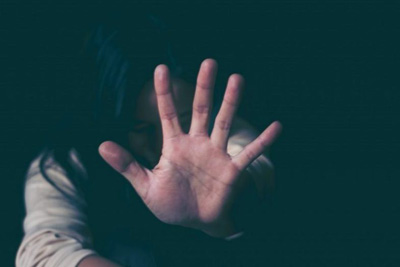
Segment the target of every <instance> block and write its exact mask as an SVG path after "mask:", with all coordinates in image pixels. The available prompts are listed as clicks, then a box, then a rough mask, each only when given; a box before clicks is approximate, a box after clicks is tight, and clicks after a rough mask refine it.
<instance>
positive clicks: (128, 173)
mask: <svg viewBox="0 0 400 267" xmlns="http://www.w3.org/2000/svg"><path fill="white" fill-rule="evenodd" d="M99 154H100V156H101V157H102V158H103V159H104V160H105V161H106V162H107V163H108V164H109V165H110V166H111V167H112V168H113V169H115V170H116V171H117V172H119V173H120V174H121V175H123V176H124V177H125V178H126V179H128V181H129V182H130V183H131V184H132V186H133V187H134V188H135V190H136V191H137V192H138V194H139V195H140V196H144V195H145V192H146V191H147V188H148V179H149V177H148V172H149V170H147V169H146V168H144V167H142V166H141V165H140V164H139V163H137V162H136V160H135V159H134V158H133V156H132V155H131V154H130V153H129V152H128V151H127V150H126V149H124V148H123V147H121V146H120V145H118V144H116V143H114V142H111V141H106V142H103V143H102V144H101V145H100V146H99Z"/></svg>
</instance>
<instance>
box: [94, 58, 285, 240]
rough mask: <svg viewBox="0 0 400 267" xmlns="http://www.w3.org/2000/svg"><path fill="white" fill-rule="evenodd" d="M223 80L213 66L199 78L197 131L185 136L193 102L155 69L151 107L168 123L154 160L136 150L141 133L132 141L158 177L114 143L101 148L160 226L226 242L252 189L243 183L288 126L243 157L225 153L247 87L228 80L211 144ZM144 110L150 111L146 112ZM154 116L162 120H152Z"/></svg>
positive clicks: (267, 134)
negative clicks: (242, 197) (239, 202)
mask: <svg viewBox="0 0 400 267" xmlns="http://www.w3.org/2000/svg"><path fill="white" fill-rule="evenodd" d="M216 72H217V63H216V62H215V61H214V60H212V59H206V60H205V61H203V63H202V64H201V67H200V70H199V74H198V78H197V84H196V89H195V94H194V100H193V106H192V110H193V112H192V119H191V124H190V127H189V130H188V131H184V130H183V128H184V127H181V124H180V120H182V118H181V117H180V116H179V113H181V111H182V113H183V114H185V112H186V110H187V109H188V107H187V105H186V104H185V103H187V102H188V101H179V99H185V98H188V97H190V96H189V95H185V93H184V92H183V91H184V90H180V89H179V88H180V85H182V83H181V82H180V81H171V79H170V75H169V70H168V68H167V66H165V65H159V66H157V67H156V69H155V72H154V87H155V96H154V97H152V96H151V95H152V94H151V93H150V92H151V90H150V89H149V90H148V96H150V97H149V98H150V100H151V101H150V103H153V105H154V103H157V107H158V113H159V118H160V121H161V123H160V124H158V125H157V123H155V124H154V127H155V130H156V132H155V138H153V139H150V140H151V142H153V145H152V146H148V147H150V148H151V149H150V152H146V150H144V149H143V147H142V148H140V147H138V145H136V144H135V143H134V140H135V137H134V135H135V131H134V132H133V133H131V138H130V139H131V140H132V142H133V143H132V142H131V148H132V150H134V151H135V152H136V153H138V154H139V155H142V156H144V157H147V158H148V159H149V161H151V163H152V164H151V165H154V167H153V168H152V169H147V168H145V167H143V166H142V165H140V164H139V163H138V162H137V161H136V160H135V158H134V157H133V156H132V154H131V153H130V152H129V151H128V150H126V149H124V148H122V147H121V146H119V145H118V144H116V143H114V142H112V141H106V142H104V143H102V144H101V145H100V147H99V153H100V155H101V156H102V157H103V159H104V160H105V161H106V162H107V163H108V164H110V165H111V166H112V167H113V168H114V169H115V170H116V171H118V172H120V173H121V174H122V175H123V176H124V177H125V178H126V179H128V181H129V182H130V183H131V184H132V186H133V187H134V188H135V190H136V191H137V193H138V194H139V196H140V197H141V198H142V199H143V201H144V203H145V204H146V205H147V207H148V208H149V209H150V210H151V211H152V213H153V214H154V215H155V216H156V217H157V218H158V219H160V220H161V221H163V222H165V223H168V224H174V225H180V226H185V227H190V228H194V229H198V230H201V231H203V232H205V233H207V234H209V235H211V236H214V237H225V236H228V235H231V234H233V233H235V232H236V229H235V226H234V224H233V222H232V219H231V207H232V203H233V200H234V199H235V196H236V195H237V194H238V192H239V189H240V188H241V185H242V184H243V183H244V182H245V181H243V179H244V178H243V177H246V176H244V175H241V174H242V173H243V171H244V170H245V169H246V167H247V166H248V165H249V164H250V163H251V162H252V161H253V160H255V159H256V158H257V157H258V156H259V155H260V154H261V153H262V152H263V151H264V150H265V149H266V148H267V147H269V146H270V145H271V144H272V143H273V142H274V140H275V139H276V138H277V137H278V135H279V133H280V131H281V124H280V123H279V122H273V123H272V124H271V125H270V126H269V127H268V128H267V129H266V130H264V131H263V133H261V135H260V136H259V137H258V138H257V139H255V140H254V141H253V142H252V143H250V144H249V145H247V146H246V147H245V148H244V149H243V151H242V152H240V153H239V154H238V155H236V156H235V157H230V156H229V155H228V154H227V152H226V146H227V139H228V134H229V129H230V125H231V123H232V120H233V117H234V114H235V111H236V109H237V106H238V102H239V98H240V94H241V91H242V90H243V87H244V79H243V77H242V76H241V75H238V74H233V75H231V76H230V77H229V79H228V84H227V88H226V92H225V96H224V100H223V103H222V106H221V109H220V111H219V113H218V115H217V118H216V121H215V125H214V128H213V131H212V133H211V136H209V135H208V132H207V129H208V123H209V117H210V111H211V103H212V93H213V87H214V83H215V77H216ZM148 86H150V85H148ZM182 86H183V85H182ZM145 91H146V90H144V95H146V92H145ZM154 98H155V99H154ZM174 101H175V102H177V105H175V104H174ZM143 103H145V101H144V102H143ZM138 109H139V110H149V109H145V108H143V107H140V106H138ZM137 115H138V117H137V119H139V118H140V117H141V118H140V119H143V115H144V114H141V113H140V112H139V113H137ZM147 116H149V117H151V116H153V117H152V118H156V117H154V113H151V112H148V114H147ZM156 120H157V119H156ZM147 121H149V120H147ZM139 128H140V127H139ZM137 129H138V128H137ZM160 133H161V134H160ZM140 149H142V151H140ZM157 153H158V154H157ZM156 161H157V163H156Z"/></svg>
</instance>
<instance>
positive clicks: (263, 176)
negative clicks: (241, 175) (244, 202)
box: [225, 118, 274, 241]
mask: <svg viewBox="0 0 400 267" xmlns="http://www.w3.org/2000/svg"><path fill="white" fill-rule="evenodd" d="M258 135H259V133H258V132H257V130H256V129H255V128H254V127H252V126H251V125H250V124H249V123H247V122H246V121H244V120H243V119H241V118H235V120H234V121H233V124H232V128H231V132H230V134H229V139H228V146H227V152H228V154H229V155H230V156H232V157H233V156H235V155H237V154H239V153H240V152H241V151H242V150H243V148H244V147H245V146H246V145H248V144H250V143H251V142H252V141H253V140H254V139H256V138H257V137H258ZM246 172H247V173H248V174H249V175H250V177H251V178H252V179H253V181H254V183H255V185H256V188H257V192H258V196H259V197H260V198H263V196H264V194H265V192H269V191H271V190H272V189H273V188H274V176H273V174H274V166H273V164H272V162H271V161H270V160H269V158H268V151H265V153H263V154H262V155H261V156H259V157H258V158H257V159H256V160H254V161H253V162H252V163H251V164H250V165H249V166H248V167H247V169H246ZM243 235H244V232H239V233H235V234H233V235H231V236H228V237H225V240H226V241H232V240H236V239H238V238H240V237H241V236H243Z"/></svg>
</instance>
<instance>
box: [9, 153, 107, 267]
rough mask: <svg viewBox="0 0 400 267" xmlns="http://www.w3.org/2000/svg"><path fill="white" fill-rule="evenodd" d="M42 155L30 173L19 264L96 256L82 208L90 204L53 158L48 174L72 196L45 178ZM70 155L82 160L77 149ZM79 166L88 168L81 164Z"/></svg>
mask: <svg viewBox="0 0 400 267" xmlns="http://www.w3.org/2000/svg"><path fill="white" fill-rule="evenodd" d="M42 156H43V154H41V155H40V156H39V157H37V158H36V159H35V160H34V161H32V163H31V165H30V167H29V169H28V172H27V175H26V181H25V206H26V217H25V220H24V232H25V235H24V238H23V240H22V242H21V244H20V246H19V249H18V252H17V256H16V266H17V267H30V266H43V267H47V266H59V267H72V266H77V265H78V263H79V262H81V261H82V259H84V258H86V257H88V256H90V257H94V255H96V252H95V251H94V250H93V249H92V240H91V238H90V234H89V229H88V227H87V225H86V220H87V218H86V214H84V212H83V209H82V208H83V207H84V206H85V205H86V203H85V201H84V198H83V196H82V195H80V194H79V193H78V191H77V190H76V188H75V187H74V185H73V184H72V183H71V181H70V180H69V179H68V177H67V175H66V172H65V171H64V170H63V169H62V168H61V166H60V165H59V164H58V163H57V162H55V161H54V159H53V158H52V157H49V158H48V160H46V162H45V166H44V169H45V171H46V174H47V175H48V176H49V177H50V178H51V179H52V181H54V183H55V184H56V185H57V186H58V187H59V188H60V189H62V190H63V191H64V192H66V194H68V196H69V198H67V197H66V196H65V195H63V194H62V193H61V192H59V191H58V190H57V189H56V188H54V187H53V186H52V185H51V184H50V183H48V182H47V181H46V180H45V178H44V177H43V175H42V173H41V172H40V169H39V163H40V159H41V157H42ZM70 156H71V160H73V161H74V162H75V163H76V164H78V163H79V162H78V161H77V158H76V154H74V153H73V150H71V154H70ZM77 166H79V167H80V170H81V171H82V172H83V171H84V169H83V168H82V166H81V165H77ZM83 262H84V261H82V263H83ZM82 266H85V265H82ZM87 266H90V265H87ZM97 266H102V265H100V264H98V265H97ZM104 266H112V265H104Z"/></svg>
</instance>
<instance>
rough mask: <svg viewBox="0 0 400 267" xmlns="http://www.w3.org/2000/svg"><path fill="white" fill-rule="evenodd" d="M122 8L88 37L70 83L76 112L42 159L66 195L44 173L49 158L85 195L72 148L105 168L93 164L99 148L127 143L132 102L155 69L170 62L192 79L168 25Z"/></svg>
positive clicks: (87, 161)
mask: <svg viewBox="0 0 400 267" xmlns="http://www.w3.org/2000/svg"><path fill="white" fill-rule="evenodd" d="M118 10H119V11H118V12H109V13H107V14H106V15H104V14H103V15H104V16H103V17H102V18H101V20H99V21H98V22H97V23H96V24H95V25H94V26H93V27H92V30H90V31H89V32H88V33H87V34H86V36H85V39H84V42H83V45H82V50H81V51H80V53H79V57H78V60H79V62H77V64H79V66H78V68H77V69H76V70H77V71H76V72H77V73H76V76H75V81H76V82H74V83H73V85H72V86H73V87H75V88H73V89H72V92H73V93H77V94H78V95H79V98H80V99H79V101H78V103H74V109H75V110H76V111H75V112H73V111H72V110H70V112H69V113H68V114H64V118H63V119H61V120H60V121H59V122H58V124H57V127H55V130H54V131H52V132H50V133H49V137H48V138H47V143H46V145H45V149H44V150H43V156H42V157H41V160H40V169H41V172H42V174H43V177H44V178H45V179H46V180H47V181H48V182H49V183H50V184H52V185H53V186H54V187H55V188H56V189H57V190H59V191H60V192H61V193H63V194H64V195H66V196H67V197H69V196H68V195H67V194H66V193H65V192H63V191H62V190H61V189H60V188H58V187H57V186H56V185H55V183H54V182H53V181H52V180H51V178H50V177H49V176H48V175H47V174H46V171H45V162H46V160H47V159H48V158H49V157H50V156H51V155H52V156H54V158H55V159H56V160H57V162H58V163H60V164H61V165H62V166H63V168H64V169H65V170H66V172H67V173H68V176H69V178H70V179H71V181H72V183H73V184H74V185H75V186H76V188H77V190H83V191H85V188H87V185H86V184H85V180H84V179H83V178H82V177H81V176H80V175H79V174H78V173H77V172H76V171H75V170H74V168H73V167H72V165H71V163H70V162H69V160H68V157H69V154H68V153H69V152H70V150H71V148H75V149H76V150H77V151H78V153H79V155H81V159H82V160H83V161H84V163H85V167H86V166H87V165H88V166H90V162H92V163H93V165H96V168H101V167H102V166H103V167H104V168H107V167H105V166H104V165H106V164H105V163H104V162H102V161H99V160H98V159H97V160H94V158H98V155H97V147H98V145H99V144H100V143H101V142H102V141H105V140H110V139H111V140H113V141H116V142H118V143H119V144H121V145H123V146H126V145H127V143H126V142H127V138H126V137H127V135H126V133H127V130H128V129H129V126H130V125H129V124H130V122H131V115H132V114H131V111H132V104H133V100H134V99H135V98H136V97H137V94H138V93H139V89H140V88H142V86H143V85H144V83H145V82H146V81H147V80H149V79H150V78H151V76H152V73H153V70H154V68H155V66H156V65H157V64H160V63H164V64H167V65H168V66H169V68H170V72H171V75H172V76H174V77H180V78H183V79H186V80H188V79H193V77H194V75H193V73H190V72H187V71H186V70H185V68H184V67H183V66H182V64H181V63H180V60H179V55H178V53H177V52H176V51H174V47H173V46H174V43H173V41H172V40H171V38H170V37H169V35H168V32H167V31H168V27H167V25H166V23H165V22H163V21H162V20H161V19H160V18H158V17H157V16H155V15H153V14H151V13H149V12H143V10H140V11H138V10H137V11H136V12H132V10H129V11H128V10H125V11H124V10H123V9H118ZM100 162H101V163H100Z"/></svg>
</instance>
